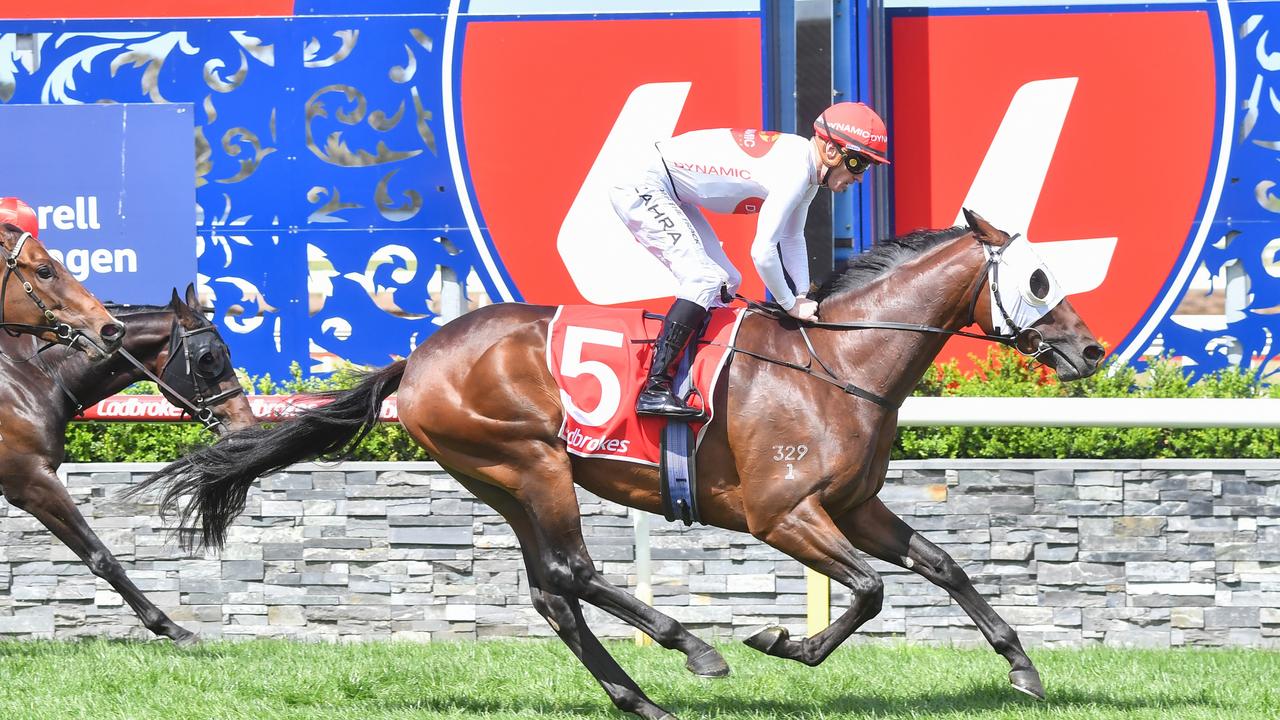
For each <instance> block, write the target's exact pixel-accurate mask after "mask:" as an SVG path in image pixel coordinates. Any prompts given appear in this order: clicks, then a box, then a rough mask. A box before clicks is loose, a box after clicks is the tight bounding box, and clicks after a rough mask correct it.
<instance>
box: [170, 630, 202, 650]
mask: <svg viewBox="0 0 1280 720" xmlns="http://www.w3.org/2000/svg"><path fill="white" fill-rule="evenodd" d="M173 644H174V645H177V646H178V647H180V648H189V647H195V646H196V645H199V644H200V636H199V635H197V634H195V633H193V632H191V631H190V630H183V631H182V633H181V634H178V635H174V636H173Z"/></svg>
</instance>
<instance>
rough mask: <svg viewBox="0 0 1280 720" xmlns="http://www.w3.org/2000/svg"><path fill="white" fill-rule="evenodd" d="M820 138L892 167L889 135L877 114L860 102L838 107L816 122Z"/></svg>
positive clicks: (838, 104) (815, 132)
mask: <svg viewBox="0 0 1280 720" xmlns="http://www.w3.org/2000/svg"><path fill="white" fill-rule="evenodd" d="M813 132H814V134H816V135H817V136H818V137H820V138H822V139H823V140H826V141H828V142H830V143H833V144H835V145H838V146H840V147H842V148H844V149H845V150H852V151H853V152H856V153H861V154H863V155H866V156H867V157H869V158H871V159H872V160H875V161H876V162H878V163H882V164H885V165H888V164H889V157H888V156H889V132H888V131H887V130H885V127H884V120H881V119H880V116H879V115H877V114H876V111H875V110H872V109H871V108H869V107H867V106H866V105H864V104H862V103H860V102H856V103H855V102H842V103H836V104H835V105H832V106H831V107H829V108H827V109H826V110H824V111H823V113H822V114H821V115H819V116H818V119H817V120H814V121H813Z"/></svg>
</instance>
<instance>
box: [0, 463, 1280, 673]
mask: <svg viewBox="0 0 1280 720" xmlns="http://www.w3.org/2000/svg"><path fill="white" fill-rule="evenodd" d="M152 467H154V466H145V465H78V466H77V465H69V466H66V467H64V468H63V470H62V476H63V477H64V478H65V479H66V482H67V487H68V489H69V490H70V492H71V493H72V495H73V496H74V497H75V499H76V502H77V503H78V504H79V506H80V508H81V510H82V511H83V512H84V514H85V515H86V516H87V517H88V518H89V522H90V524H91V525H92V526H93V527H94V529H96V530H97V532H98V533H99V535H100V536H101V537H102V539H103V540H104V541H105V542H106V543H107V545H108V546H109V547H110V548H112V550H113V551H114V552H115V553H116V555H117V557H118V558H119V559H120V560H121V561H122V562H123V563H124V565H125V567H126V569H127V570H128V572H129V575H130V577H132V578H133V580H134V581H135V582H136V583H137V584H138V585H139V586H140V587H141V588H142V589H143V590H144V591H146V592H147V593H148V595H149V596H150V597H151V599H152V600H153V601H154V602H156V603H157V604H158V605H159V606H160V607H161V608H162V609H164V610H165V611H166V612H168V613H169V614H170V615H171V617H173V618H174V619H175V620H176V621H178V622H179V623H180V624H183V625H185V626H186V627H188V628H190V629H193V630H197V631H198V632H200V633H201V634H202V635H203V636H205V637H307V638H326V639H334V638H344V639H345V638H352V639H354V638H361V639H380V638H406V639H415V640H428V639H467V638H477V637H492V636H525V635H549V634H550V629H549V628H548V627H547V625H546V623H545V622H544V621H543V620H542V619H541V618H540V617H539V616H538V615H537V614H536V613H535V612H534V611H533V610H532V608H531V607H530V606H529V604H528V595H527V583H526V580H525V575H524V570H523V567H522V563H521V559H520V553H519V550H518V549H517V547H516V543H515V538H514V536H513V535H512V533H511V531H510V529H509V528H508V527H507V526H506V525H505V524H504V523H503V522H502V521H501V518H500V517H499V516H497V515H496V514H495V513H493V512H491V511H490V510H489V509H488V508H487V507H486V506H484V505H483V504H482V503H480V502H478V501H476V500H474V499H473V498H472V497H471V496H470V495H469V494H468V493H466V492H465V491H464V490H462V488H461V487H460V486H459V485H458V484H457V483H456V482H454V481H453V480H452V479H451V478H449V477H448V476H447V475H445V474H444V473H442V472H441V471H440V470H439V469H438V468H437V467H436V466H434V465H432V464H429V463H418V464H398V465H392V464H374V463H349V464H346V465H342V466H315V465H308V466H299V467H298V468H295V469H294V470H293V471H291V472H288V473H282V474H279V475H276V476H273V477H271V478H268V479H266V480H264V481H263V482H262V483H261V489H260V491H254V492H253V493H252V494H251V496H250V501H249V505H248V509H247V511H246V513H245V514H244V515H243V516H242V517H241V519H240V520H239V521H238V522H237V524H236V525H235V526H234V528H233V530H232V531H231V535H230V542H229V543H228V545H227V548H226V550H225V551H224V552H223V553H222V554H221V556H220V557H215V556H212V555H209V556H204V557H190V556H188V555H187V554H185V553H183V552H182V551H181V550H180V549H179V548H177V547H176V546H175V545H174V544H173V543H171V542H170V541H169V538H168V534H167V529H166V528H165V527H164V526H163V525H162V523H161V521H160V519H159V517H158V516H157V514H156V509H155V507H154V506H153V505H149V504H145V503H135V502H132V501H130V502H126V501H123V500H121V499H120V497H119V495H120V492H121V491H122V490H123V489H124V488H126V487H127V486H129V485H130V484H131V483H132V482H134V481H135V480H137V479H139V478H140V477H141V476H142V475H144V474H145V473H146V472H147V471H148V470H150V469H151V468H152ZM881 497H882V498H883V499H884V500H885V501H886V502H887V504H888V505H889V506H890V507H891V508H893V509H894V510H895V511H897V512H899V513H900V514H901V515H902V516H903V517H904V519H906V521H907V522H908V523H909V524H911V525H912V526H914V527H915V528H917V529H918V530H920V531H921V532H923V533H924V534H925V535H926V536H927V537H929V538H930V539H932V540H933V541H934V542H936V543H938V544H940V545H942V546H943V547H944V548H946V549H947V550H948V552H950V553H951V554H952V555H953V556H954V557H955V558H956V559H957V560H958V561H959V562H960V563H961V565H962V566H964V567H965V569H966V571H967V572H968V573H969V575H970V576H971V577H972V578H973V580H974V582H975V584H976V586H977V589H978V591H979V592H980V593H981V594H982V595H983V596H984V597H986V598H987V599H988V601H990V602H991V604H992V605H993V606H995V607H996V609H997V610H998V611H999V612H1000V613H1001V615H1003V616H1004V617H1005V619H1007V620H1008V621H1009V622H1010V623H1011V624H1012V625H1013V626H1014V627H1015V628H1016V629H1017V630H1018V631H1019V633H1020V634H1021V636H1022V639H1023V642H1024V644H1028V645H1044V644H1055V645H1058V644H1066V645H1080V644H1090V643H1106V644H1112V645H1130V644H1132V645H1145V646H1159V647H1163V646H1176V645H1235V646H1251V647H1264V646H1265V647H1280V462H1277V461H1265V462H1263V461H1116V462H1103V461H1040V460H1036V461H928V462H900V463H895V464H894V465H893V466H892V468H891V469H890V471H889V479H888V481H887V483H886V485H885V488H884V490H883V492H882V493H881ZM581 501H582V508H583V523H584V527H585V530H586V533H587V541H588V545H589V547H590V548H591V551H592V554H593V556H594V558H595V559H596V561H597V563H598V564H599V566H600V567H601V568H602V570H603V572H604V573H605V574H606V575H607V576H608V578H609V579H610V580H611V581H613V582H615V583H617V584H619V585H623V586H626V587H632V586H634V583H635V575H634V565H633V559H634V553H635V548H634V531H633V521H632V518H631V516H630V515H629V514H628V511H627V510H626V509H624V508H622V507H619V506H617V505H614V504H612V503H608V502H602V501H600V500H599V499H597V498H594V497H592V496H589V495H587V494H586V493H582V494H581ZM652 520H653V522H652V528H653V529H652V534H651V538H652V543H651V547H652V558H653V583H654V587H653V590H654V596H655V604H656V605H657V607H659V608H660V609H661V610H663V611H664V612H666V613H668V614H670V615H671V616H673V617H675V618H677V619H679V620H681V621H682V622H684V623H686V624H687V625H688V626H689V627H690V628H691V629H693V630H694V631H696V632H698V633H700V634H702V635H704V636H707V637H715V638H720V639H727V638H730V637H733V638H741V637H744V636H746V635H748V634H750V633H751V632H752V631H753V630H754V629H756V628H758V627H759V626H760V625H762V624H765V623H776V622H782V623H783V624H786V625H788V626H789V627H790V628H791V629H792V631H793V633H797V634H800V633H803V632H804V625H805V610H806V606H805V588H806V582H805V575H804V570H803V569H802V568H801V566H800V565H799V564H798V563H796V562H794V561H792V560H790V559H789V558H785V557H783V556H781V555H780V554H779V553H777V552H775V551H773V550H772V549H770V548H768V547H766V546H763V545H762V544H761V543H759V542H758V541H756V540H755V539H754V538H752V537H750V536H748V535H743V534H737V533H730V532H727V531H722V530H717V529H713V528H696V529H685V528H683V526H679V525H673V524H669V523H666V522H664V521H662V520H661V519H660V518H653V519H652ZM873 564H874V565H875V567H876V568H877V569H878V570H880V571H881V572H882V573H884V577H885V585H886V590H885V606H884V611H883V612H882V613H881V615H880V617H879V618H877V619H876V620H874V621H873V622H871V623H869V624H868V625H867V626H865V629H864V631H863V633H862V635H863V636H881V637H883V636H889V637H894V636H896V637H901V636H905V637H906V638H908V639H910V640H913V641H922V642H943V643H963V644H970V643H975V642H982V640H981V638H980V636H979V635H978V634H977V632H976V630H974V628H973V625H972V623H971V622H970V621H969V620H968V618H967V617H965V616H964V615H963V613H962V612H961V611H960V609H959V608H958V607H957V606H956V605H955V604H954V603H953V602H951V601H950V599H949V598H948V597H947V596H946V594H945V593H943V592H942V591H941V590H940V589H938V588H935V587H933V586H931V585H929V584H928V583H927V582H925V581H923V580H922V579H920V578H919V577H918V576H916V575H914V574H912V573H910V572H907V571H903V570H900V569H898V568H892V567H890V566H888V565H885V564H884V563H880V562H874V563H873ZM847 602H848V597H847V594H846V593H845V592H844V591H843V589H842V588H840V587H838V586H837V587H836V588H835V589H834V590H833V593H832V607H833V612H840V611H841V610H843V608H844V607H846V606H847ZM590 620H591V623H592V627H593V628H594V629H595V630H596V632H597V634H599V635H602V636H613V637H629V636H631V634H632V630H631V628H629V627H627V626H625V625H622V624H620V623H619V622H618V621H616V620H614V619H613V618H612V617H610V616H607V615H604V614H603V613H599V612H594V611H593V612H592V614H591V615H590ZM0 636H2V637H59V638H68V637H81V636H113V637H117V636H128V637H137V638H142V637H147V636H148V633H147V632H146V631H145V630H144V629H143V628H142V627H141V626H140V624H139V623H138V621H137V619H136V618H135V617H134V616H133V614H132V612H131V611H130V610H129V608H128V607H127V606H126V605H124V604H123V603H122V602H121V599H120V597H119V596H118V595H117V594H116V593H115V592H113V591H112V590H111V589H110V587H109V586H108V585H107V584H106V582H105V581H103V580H100V579H97V578H95V577H94V576H93V575H92V574H90V572H89V571H88V569H87V568H86V567H85V566H84V565H82V564H80V563H79V562H78V561H77V560H76V558H75V557H74V556H73V555H72V554H71V552H70V551H68V550H67V549H66V548H65V547H64V546H63V545H62V544H61V543H59V542H57V541H56V540H54V539H53V537H52V535H51V534H50V533H49V532H48V531H46V530H45V529H44V528H43V527H41V526H40V525H39V524H38V523H37V522H36V521H35V520H34V519H33V518H31V517H30V516H29V515H27V514H26V513H23V512H21V511H19V510H16V509H14V508H11V507H9V506H7V505H5V504H4V503H3V502H0Z"/></svg>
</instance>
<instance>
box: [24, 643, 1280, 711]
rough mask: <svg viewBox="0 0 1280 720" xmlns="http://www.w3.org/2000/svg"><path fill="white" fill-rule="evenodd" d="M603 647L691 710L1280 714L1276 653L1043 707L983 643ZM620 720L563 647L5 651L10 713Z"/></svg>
mask: <svg viewBox="0 0 1280 720" xmlns="http://www.w3.org/2000/svg"><path fill="white" fill-rule="evenodd" d="M609 649H610V651H611V652H613V653H614V655H615V656H616V657H617V658H618V660H619V661H620V662H621V663H622V665H623V666H624V667H626V668H627V669H628V670H629V671H630V672H631V675H632V677H634V678H635V679H636V681H637V682H638V683H639V684H640V686H641V687H642V688H644V689H645V690H646V692H647V693H648V695H649V696H650V698H652V699H653V700H654V701H655V702H657V703H658V704H660V705H662V706H664V707H666V708H667V709H668V710H670V711H672V712H673V713H675V714H676V715H678V716H680V717H681V718H685V719H686V720H687V719H692V718H779V717H785V718H836V717H840V718H845V717H848V718H857V717H867V718H1081V719H1084V718H1088V719H1090V720H1093V719H1096V718H1103V719H1106V718H1161V719H1164V718H1170V719H1174V720H1181V719H1183V718H1224V719H1227V718H1229V719H1231V720H1243V719H1244V718H1280V689H1278V688H1280V653H1277V652H1268V651H1250V650H1231V651H1207V650H1201V651H1185V650H1178V651H1135V650H1111V649H1092V650H1085V651H1072V650H1040V651H1034V652H1032V653H1031V655H1032V659H1033V660H1035V662H1036V663H1037V665H1038V666H1039V668H1040V672H1041V674H1042V676H1043V678H1044V684H1045V688H1046V691H1047V692H1048V695H1049V699H1048V701H1047V702H1044V703H1037V702H1035V701H1034V700H1031V699H1029V698H1026V697H1024V696H1022V695H1021V694H1019V693H1017V692H1015V691H1014V690H1013V689H1012V688H1011V687H1010V686H1009V684H1008V682H1007V681H1006V677H1005V674H1006V672H1007V671H1008V666H1007V665H1006V664H1005V662H1004V660H1003V659H1002V658H1000V657H999V656H997V655H995V654H994V653H992V652H990V651H986V650H960V649H939V648H924V647H915V646H907V645H852V646H849V647H846V648H842V649H841V650H839V651H837V652H836V654H835V655H833V656H832V657H831V658H830V659H828V660H827V661H826V662H825V663H823V664H822V665H821V666H820V667H817V668H808V667H805V666H803V665H799V664H797V663H793V662H789V661H784V660H778V659H775V658H770V657H765V656H762V655H760V654H758V653H755V652H754V651H752V650H750V649H748V648H746V647H744V646H741V645H737V644H725V645H722V646H721V650H722V651H723V652H724V654H725V657H726V658H727V659H728V661H729V663H730V665H732V666H733V675H732V676H731V677H729V678H727V679H724V680H703V679H699V678H697V677H694V676H692V675H690V674H689V673H688V672H687V671H685V670H684V668H683V657H682V656H680V655H679V654H678V653H674V652H669V651H665V650H662V649H660V648H657V647H644V648H641V647H636V646H634V645H631V644H629V643H616V644H610V645H609ZM437 717H439V718H472V717H483V718H515V717H523V718H528V717H539V718H588V717H590V718H594V717H602V718H604V717H613V718H622V717H624V716H623V715H621V714H620V713H618V712H617V711H615V710H614V709H613V708H612V705H611V704H610V703H609V701H608V700H607V698H606V697H605V695H604V693H603V691H601V690H600V688H599V687H598V686H597V685H596V684H595V683H594V682H593V681H592V680H591V678H590V676H588V675H587V673H586V671H585V670H584V669H583V668H582V667H581V666H580V665H579V664H578V662H577V661H576V660H575V659H574V658H573V657H572V656H571V655H570V654H569V652H568V650H567V649H566V648H565V647H564V646H563V645H562V644H560V643H559V642H557V641H554V640H551V641H543V640H537V641H504V642H481V643H471V642H466V643H463V642H459V643H433V644H428V645H423V644H411V643H367V644H356V645H329V644H318V643H306V644H303V643H292V642H283V641H278V642H277V641H256V642H241V643H231V642H207V643H204V644H202V645H199V646H197V647H195V648H192V649H185V650H184V649H179V648H176V647H173V646H172V645H169V644H166V643H161V642H153V643H132V642H110V641H93V642H82V643H62V642H3V643H0V718H5V719H6V720H8V719H13V720H28V719H29V720H45V719H46V718H47V719H49V720H54V719H55V718H56V719H57V720H65V719H67V718H92V719H93V720H108V719H111V718H121V719H124V718H127V719H128V720H142V719H146V718H156V719H161V718H163V719H164V720H184V719H188V718H189V719H192V720H210V719H214V718H216V719H218V720H228V719H232V718H245V719H250V718H252V719H253V720H274V719H276V718H343V719H347V718H350V719H351V720H357V719H358V720H379V719H381V718H437Z"/></svg>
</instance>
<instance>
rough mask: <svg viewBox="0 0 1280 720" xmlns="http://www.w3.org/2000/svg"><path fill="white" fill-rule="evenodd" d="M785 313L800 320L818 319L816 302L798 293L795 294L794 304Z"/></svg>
mask: <svg viewBox="0 0 1280 720" xmlns="http://www.w3.org/2000/svg"><path fill="white" fill-rule="evenodd" d="M787 314H788V315H790V316H791V317H793V318H795V319H797V320H801V321H807V320H816V319H818V303H817V302H815V301H813V300H810V299H809V298H807V297H805V296H803V295H798V296H796V304H795V305H792V306H791V309H790V310H788V311H787Z"/></svg>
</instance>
